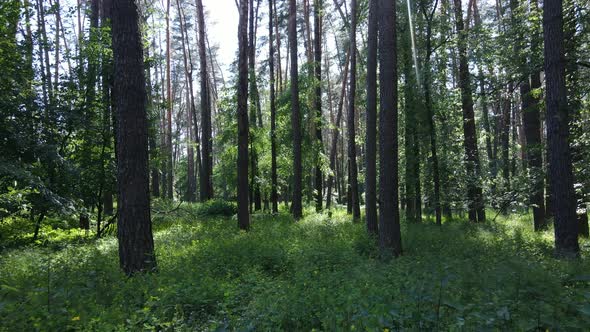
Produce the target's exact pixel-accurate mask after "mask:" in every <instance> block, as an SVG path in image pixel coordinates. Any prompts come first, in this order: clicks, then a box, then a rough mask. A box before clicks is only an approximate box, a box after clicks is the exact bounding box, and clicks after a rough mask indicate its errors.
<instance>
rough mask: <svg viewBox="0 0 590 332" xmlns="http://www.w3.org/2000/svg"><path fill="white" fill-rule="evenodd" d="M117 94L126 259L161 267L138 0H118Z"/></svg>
mask: <svg viewBox="0 0 590 332" xmlns="http://www.w3.org/2000/svg"><path fill="white" fill-rule="evenodd" d="M112 13H113V17H112V25H113V28H112V31H113V56H114V63H115V75H114V77H115V81H114V94H115V98H116V104H115V105H116V106H115V107H116V110H117V123H118V130H117V141H118V147H119V149H118V151H117V152H118V153H117V159H118V162H117V184H118V189H119V190H118V192H119V194H118V209H119V213H118V220H117V237H118V239H119V259H120V265H121V268H122V269H123V271H125V273H127V274H129V275H131V274H133V273H136V272H142V271H153V270H155V268H156V257H155V254H154V240H153V237H152V223H151V220H150V192H149V175H148V174H149V173H148V172H149V168H148V121H147V112H146V90H145V73H144V70H143V49H142V41H141V34H140V31H139V21H138V13H137V7H136V5H135V2H134V1H132V0H119V1H113V12H112Z"/></svg>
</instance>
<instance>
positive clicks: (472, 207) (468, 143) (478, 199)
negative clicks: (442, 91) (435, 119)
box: [454, 0, 486, 222]
mask: <svg viewBox="0 0 590 332" xmlns="http://www.w3.org/2000/svg"><path fill="white" fill-rule="evenodd" d="M454 3H455V27H456V29H457V33H458V34H459V37H458V42H457V43H458V46H457V47H458V51H459V87H460V89H461V104H462V109H463V134H464V136H465V141H464V147H465V164H466V169H467V177H468V188H467V198H468V200H469V202H468V208H469V220H470V221H472V222H478V221H479V222H484V221H485V219H486V216H485V209H484V203H483V192H482V188H481V183H480V181H481V179H480V176H481V174H480V173H481V166H480V164H479V152H478V149H477V135H476V132H475V116H474V113H473V96H472V95H471V79H470V77H469V63H468V58H467V30H466V29H465V26H464V24H463V9H462V8H461V0H454Z"/></svg>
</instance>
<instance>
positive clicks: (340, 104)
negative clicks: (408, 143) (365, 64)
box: [326, 53, 350, 209]
mask: <svg viewBox="0 0 590 332" xmlns="http://www.w3.org/2000/svg"><path fill="white" fill-rule="evenodd" d="M349 63H350V53H347V54H346V63H345V65H344V69H343V72H342V87H341V89H340V100H339V101H338V110H337V112H336V122H334V130H333V133H332V143H331V147H330V169H331V170H332V172H333V173H335V174H336V179H337V181H338V183H337V184H336V188H337V189H338V193H339V195H338V200H340V198H341V197H340V193H341V190H340V186H338V184H339V180H340V177H339V176H338V174H339V172H338V170H339V168H338V167H337V164H336V155H337V154H338V136H339V134H340V130H339V128H340V122H341V121H342V110H343V108H344V96H345V95H346V83H347V81H348V65H349ZM333 183H334V174H330V176H328V183H327V187H328V188H327V196H326V209H330V206H331V204H332V184H333Z"/></svg>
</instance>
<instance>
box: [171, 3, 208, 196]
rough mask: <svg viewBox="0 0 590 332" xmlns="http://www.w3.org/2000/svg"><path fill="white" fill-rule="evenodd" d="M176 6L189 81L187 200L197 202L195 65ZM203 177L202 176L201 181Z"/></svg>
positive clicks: (184, 24)
mask: <svg viewBox="0 0 590 332" xmlns="http://www.w3.org/2000/svg"><path fill="white" fill-rule="evenodd" d="M176 7H177V8H178V19H179V21H180V39H181V41H182V42H181V44H182V60H183V63H184V75H185V79H186V81H187V90H186V111H187V112H186V131H187V135H186V136H187V137H186V150H187V172H186V174H187V179H186V180H187V188H186V191H187V192H186V197H185V198H186V200H187V201H189V202H195V201H196V200H197V197H196V195H197V193H196V190H197V177H196V174H195V171H196V169H195V156H194V148H193V137H194V136H193V112H194V111H195V110H194V103H193V97H192V95H193V67H192V63H190V64H189V61H188V54H187V52H188V51H187V49H188V47H187V45H186V42H185V41H186V37H187V30H186V21H185V16H184V12H183V10H182V7H181V6H180V1H179V0H176ZM197 8H198V7H197ZM202 181H203V179H202V178H201V182H202Z"/></svg>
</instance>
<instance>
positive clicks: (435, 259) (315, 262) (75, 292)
mask: <svg viewBox="0 0 590 332" xmlns="http://www.w3.org/2000/svg"><path fill="white" fill-rule="evenodd" d="M211 204H212V205H214V207H213V208H211V211H217V212H214V213H213V212H212V213H206V212H203V211H205V210H206V211H210V210H208V209H205V208H204V207H203V206H201V205H199V204H195V205H187V204H184V203H183V204H182V205H180V206H164V205H161V206H159V207H157V209H156V212H154V214H153V220H154V229H155V235H154V237H155V244H156V253H157V261H158V269H159V271H158V272H157V273H152V274H146V275H138V276H136V277H133V278H127V277H125V276H124V275H123V274H122V273H121V272H120V270H119V267H118V254H117V242H116V239H115V238H114V237H113V236H109V237H106V238H103V239H100V240H96V241H95V240H92V241H90V240H85V241H82V242H80V243H77V242H75V241H71V240H64V241H63V242H62V243H61V245H59V246H57V245H56V246H43V245H36V246H27V247H22V248H18V249H7V250H5V251H4V252H3V254H2V255H1V256H0V287H1V288H0V317H2V318H1V324H0V331H34V330H42V331H66V330H84V331H129V330H136V331H143V330H169V331H172V330H174V331H193V330H211V331H224V330H240V331H244V330H256V331H265V330H287V331H296V330H326V331H334V330H370V331H373V330H380V331H383V330H385V329H387V330H402V329H403V330H435V329H439V330H518V331H534V330H546V329H548V330H584V329H587V328H588V326H590V261H589V260H588V258H587V257H588V256H589V254H590V248H589V242H588V241H587V240H585V242H582V247H583V257H584V258H582V259H579V260H574V261H560V260H557V259H554V258H553V256H552V242H551V241H552V236H551V232H550V231H547V232H544V233H540V234H535V233H533V232H532V231H530V228H531V227H530V225H531V224H532V222H531V221H530V217H529V216H526V215H524V216H517V215H516V216H515V215H513V216H510V217H499V218H498V220H496V221H495V222H494V223H489V224H486V225H472V224H468V223H466V222H464V221H453V222H447V223H445V224H443V226H442V227H440V228H439V227H437V226H436V225H434V224H432V223H423V224H406V223H404V224H403V225H402V239H403V246H404V250H405V251H404V255H403V256H402V257H400V258H397V259H390V260H386V261H384V260H382V259H380V258H379V250H378V248H377V246H376V244H375V241H374V239H372V238H370V237H368V236H367V235H366V231H365V228H364V225H363V224H353V223H351V222H350V219H349V218H348V217H347V216H346V214H345V212H344V211H341V210H337V211H335V213H334V214H333V215H332V216H331V217H328V215H327V214H315V213H312V212H311V210H310V211H307V212H308V213H307V214H306V217H305V218H304V219H303V220H301V221H299V222H297V223H294V222H293V220H292V219H291V217H289V216H288V215H287V214H286V213H283V214H279V215H277V216H272V215H268V214H254V215H253V216H252V229H251V231H250V232H247V233H246V232H243V231H238V230H237V226H236V225H237V221H236V219H235V217H232V216H225V214H228V213H226V212H224V211H227V210H228V209H230V208H227V209H226V207H223V206H222V204H221V203H211ZM216 204H219V205H216ZM199 211H201V212H199ZM219 211H222V212H219ZM218 212H219V213H218ZM55 232H56V236H57V237H58V238H59V236H61V235H60V231H59V230H56V231H55ZM69 232H72V231H69ZM68 234H69V233H68ZM69 236H71V235H68V236H62V237H64V238H67V239H69ZM77 236H83V235H81V234H78V235H77ZM58 242H59V241H58Z"/></svg>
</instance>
